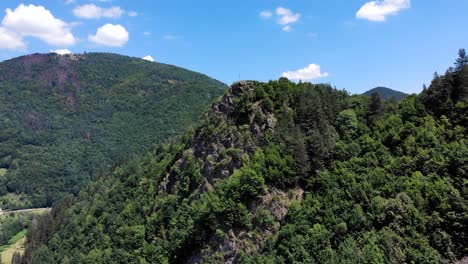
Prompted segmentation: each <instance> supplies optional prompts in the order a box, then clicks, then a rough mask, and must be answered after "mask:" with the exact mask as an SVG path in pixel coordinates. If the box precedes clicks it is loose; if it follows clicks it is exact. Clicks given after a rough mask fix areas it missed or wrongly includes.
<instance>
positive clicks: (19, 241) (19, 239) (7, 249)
mask: <svg viewBox="0 0 468 264" xmlns="http://www.w3.org/2000/svg"><path fill="white" fill-rule="evenodd" d="M26 232H27V231H26V230H23V231H21V232H19V233H18V234H16V235H15V236H13V237H12V238H11V239H10V241H9V242H8V244H9V245H4V246H1V247H0V255H1V256H2V258H1V260H2V263H1V264H10V263H11V258H12V257H13V253H15V252H17V251H18V252H20V253H21V254H23V253H24V242H25V241H26Z"/></svg>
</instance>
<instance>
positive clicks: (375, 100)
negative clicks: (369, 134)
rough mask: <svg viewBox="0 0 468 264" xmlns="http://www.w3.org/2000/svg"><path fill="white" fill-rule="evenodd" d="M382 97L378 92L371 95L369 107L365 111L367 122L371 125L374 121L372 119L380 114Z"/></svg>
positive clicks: (381, 111)
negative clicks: (366, 111)
mask: <svg viewBox="0 0 468 264" xmlns="http://www.w3.org/2000/svg"><path fill="white" fill-rule="evenodd" d="M382 113H383V107H382V98H381V97H380V94H379V93H373V94H372V95H371V103H370V104H369V109H368V113H367V124H368V125H371V124H373V123H374V120H375V119H376V118H377V117H379V116H380V115H382Z"/></svg>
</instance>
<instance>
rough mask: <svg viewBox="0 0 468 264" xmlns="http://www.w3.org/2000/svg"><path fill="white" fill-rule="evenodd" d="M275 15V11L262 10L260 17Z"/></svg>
mask: <svg viewBox="0 0 468 264" xmlns="http://www.w3.org/2000/svg"><path fill="white" fill-rule="evenodd" d="M272 16H273V13H272V12H271V11H270V10H264V11H262V12H260V17H262V18H270V17H272Z"/></svg>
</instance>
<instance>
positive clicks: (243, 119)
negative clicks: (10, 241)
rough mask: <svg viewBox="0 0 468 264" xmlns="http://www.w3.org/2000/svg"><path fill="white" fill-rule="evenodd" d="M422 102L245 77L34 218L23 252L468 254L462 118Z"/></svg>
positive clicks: (82, 257) (52, 259)
mask: <svg viewBox="0 0 468 264" xmlns="http://www.w3.org/2000/svg"><path fill="white" fill-rule="evenodd" d="M464 69H467V68H464ZM467 70H468V69H467ZM464 84H468V83H464ZM465 87H467V86H465ZM432 89H434V87H430V88H429V90H432ZM377 99H378V97H377ZM424 100H425V99H424V98H421V97H420V96H414V95H413V96H410V97H408V98H406V99H404V100H403V101H402V102H401V103H400V104H396V103H392V102H387V103H386V104H374V103H373V102H370V101H369V99H368V98H366V97H363V96H349V95H347V94H346V93H345V92H342V91H337V90H334V89H332V88H331V87H330V86H327V85H312V84H310V83H300V84H294V83H291V82H289V81H288V80H286V79H284V78H282V79H280V80H279V81H272V82H269V83H259V82H240V83H236V84H234V85H233V86H232V87H231V89H230V90H229V93H228V94H227V95H225V96H224V97H223V99H222V100H221V101H219V102H218V103H216V104H215V105H214V106H213V108H212V110H211V111H210V112H208V113H207V114H206V115H205V116H204V119H203V122H202V124H201V125H200V126H199V127H198V128H197V129H195V131H192V132H189V133H187V134H186V135H185V136H184V137H182V138H179V139H177V140H174V141H173V142H171V143H170V144H167V145H163V146H160V147H157V148H155V149H153V150H151V151H149V152H147V153H146V154H145V155H143V156H140V157H137V158H135V159H133V160H132V161H131V162H129V163H127V164H122V165H121V166H119V167H117V168H115V170H114V171H113V173H112V174H111V175H108V176H103V177H100V178H99V179H97V180H96V181H95V182H93V183H92V184H90V185H89V187H88V188H87V189H86V190H85V191H83V192H82V193H81V195H80V197H79V198H78V200H76V201H74V200H73V199H72V198H69V199H66V200H65V201H64V202H63V203H62V204H60V205H58V206H57V207H56V208H54V210H53V211H52V213H51V214H50V215H48V216H46V217H44V218H41V219H39V221H38V222H37V224H36V225H34V226H33V227H32V228H31V230H30V232H29V233H28V240H29V241H30V243H29V244H28V250H27V253H26V255H25V257H24V260H23V261H24V262H25V263H114V262H118V263H325V262H327V263H446V262H450V261H454V260H456V259H459V258H461V257H463V256H464V255H467V254H468V252H467V249H466V240H467V233H466V230H468V227H467V226H466V217H467V212H468V207H467V199H466V198H467V193H466V186H465V185H466V184H465V182H466V180H467V178H466V177H467V175H468V173H467V172H468V144H467V143H468V138H467V134H468V133H467V127H466V126H463V125H459V124H457V120H459V119H460V118H461V117H460V116H459V115H460V114H459V113H456V112H454V113H453V114H452V115H451V117H450V119H449V118H447V117H441V118H439V117H437V116H434V115H431V111H429V108H427V106H425V105H424ZM466 103H467V102H466V100H465V99H463V100H462V101H458V102H454V104H455V105H460V104H463V105H466ZM376 108H382V109H376ZM461 114H463V113H461ZM465 114H466V113H465ZM66 208H68V209H66ZM51 234H52V235H51Z"/></svg>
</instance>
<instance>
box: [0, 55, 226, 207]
mask: <svg viewBox="0 0 468 264" xmlns="http://www.w3.org/2000/svg"><path fill="white" fill-rule="evenodd" d="M224 88H225V85H223V84H221V83H220V82H217V81H215V80H213V79H210V78H208V77H206V76H204V75H201V74H198V73H195V72H191V71H188V70H184V69H181V68H177V67H174V66H170V65H165V64H159V63H151V62H147V61H144V60H141V59H137V58H129V57H125V56H120V55H115V54H104V53H87V54H82V55H65V56H61V55H57V54H53V53H51V54H33V55H29V56H24V57H20V58H16V59H12V60H9V61H5V62H2V63H0V208H3V209H18V208H27V207H31V206H32V207H46V206H50V205H51V204H52V203H53V202H55V201H58V200H60V199H61V198H63V197H64V196H65V195H66V194H68V193H71V194H75V195H76V194H78V192H79V191H80V190H81V189H82V188H83V187H84V186H86V184H87V183H88V182H89V181H90V180H91V179H93V178H94V177H95V175H96V174H104V172H107V171H108V170H110V169H111V167H112V166H113V165H114V164H115V163H118V162H121V161H123V160H126V159H129V158H130V157H131V156H132V155H133V154H137V153H141V152H143V151H144V150H145V149H146V148H148V147H149V146H150V145H152V144H155V143H160V142H162V141H164V140H166V139H168V138H169V137H172V136H174V135H177V134H179V133H180V132H182V131H183V130H184V129H186V128H187V127H188V126H190V125H191V124H192V123H193V122H194V121H196V120H197V119H198V118H199V116H200V115H201V113H202V112H203V111H205V110H206V107H207V105H208V104H209V103H210V102H211V101H212V100H213V99H215V98H216V97H218V96H219V95H221V94H222V93H223V89H224ZM16 198H18V199H16Z"/></svg>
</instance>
